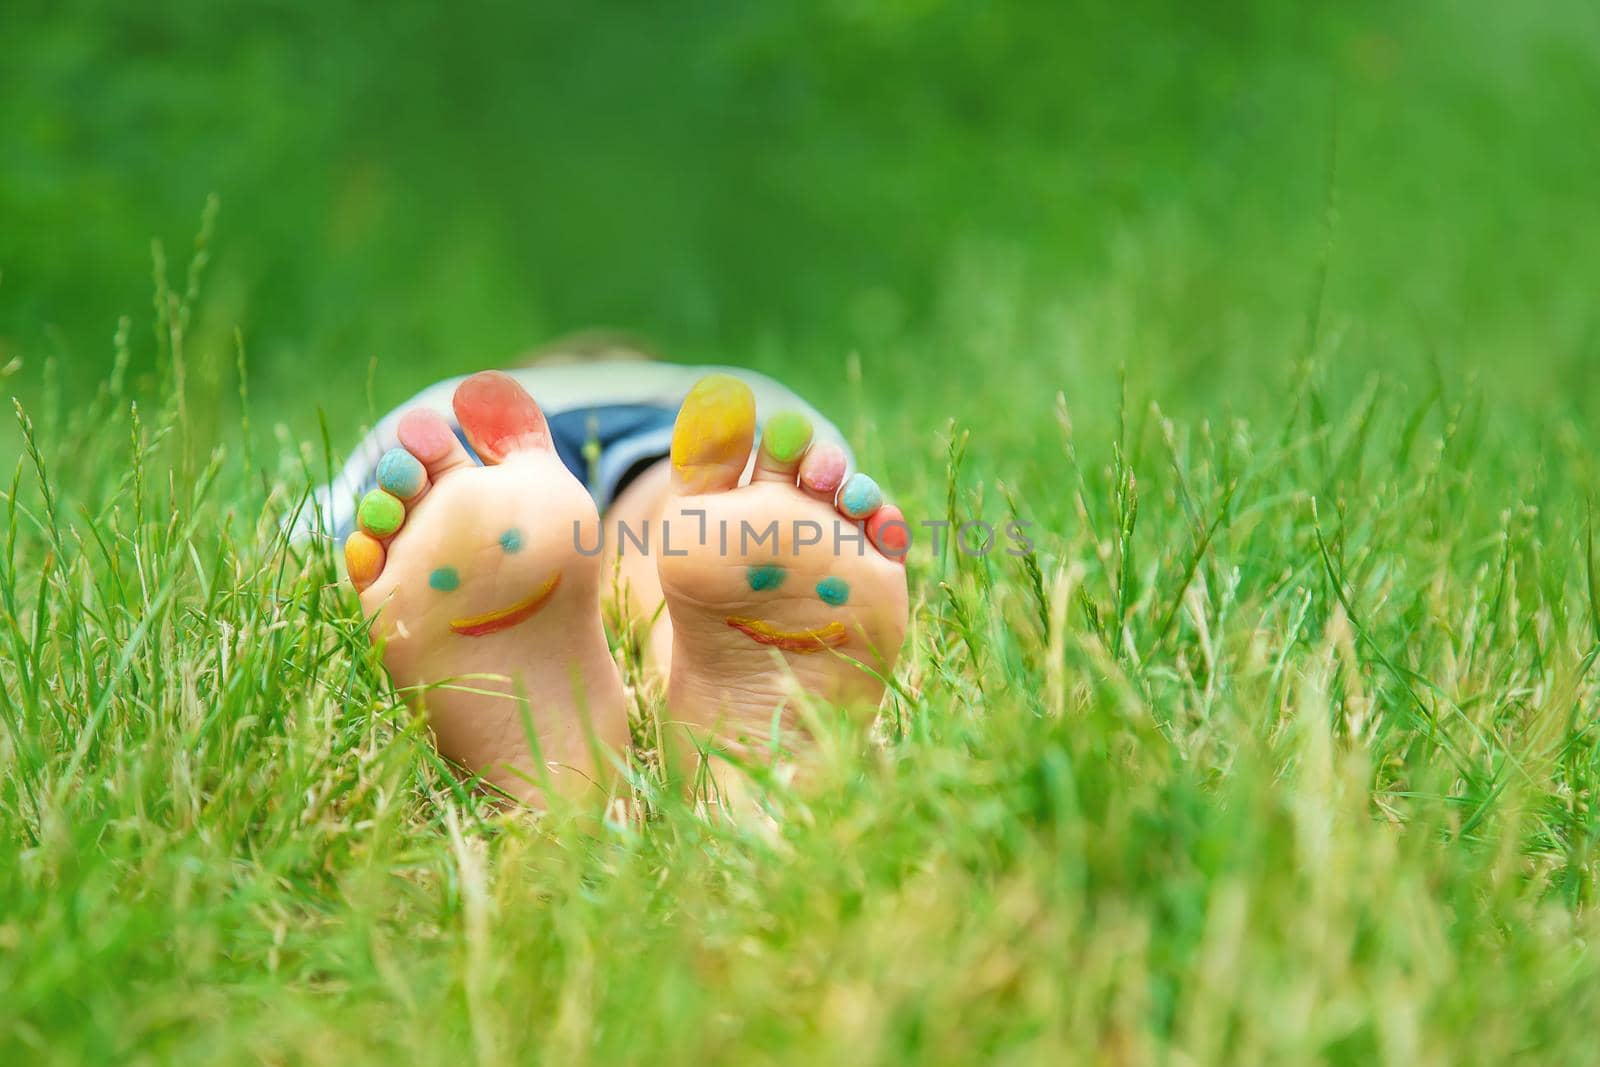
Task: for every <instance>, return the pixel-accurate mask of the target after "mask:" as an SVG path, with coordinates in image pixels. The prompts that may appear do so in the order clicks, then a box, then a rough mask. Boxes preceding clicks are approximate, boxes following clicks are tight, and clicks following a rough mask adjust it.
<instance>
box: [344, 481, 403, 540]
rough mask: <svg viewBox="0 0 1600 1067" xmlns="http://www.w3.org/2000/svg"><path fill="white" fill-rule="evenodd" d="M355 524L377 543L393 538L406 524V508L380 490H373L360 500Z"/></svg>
mask: <svg viewBox="0 0 1600 1067" xmlns="http://www.w3.org/2000/svg"><path fill="white" fill-rule="evenodd" d="M356 522H357V523H359V524H360V526H361V529H362V530H363V531H364V532H365V533H367V534H368V535H369V536H371V537H374V538H376V539H377V540H379V541H383V540H386V539H388V538H390V537H393V536H394V535H395V534H397V533H399V532H400V527H402V526H404V525H405V522H406V506H405V505H404V504H403V503H401V502H400V501H399V500H398V499H397V498H395V497H393V496H391V495H389V494H388V493H387V492H385V491H384V490H382V489H374V490H372V492H370V493H368V494H367V495H366V496H364V497H362V498H361V506H360V507H358V508H357V509H356Z"/></svg>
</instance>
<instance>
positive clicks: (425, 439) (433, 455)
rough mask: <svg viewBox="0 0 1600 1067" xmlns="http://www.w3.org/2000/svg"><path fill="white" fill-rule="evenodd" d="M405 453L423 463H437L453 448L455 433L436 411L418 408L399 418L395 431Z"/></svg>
mask: <svg viewBox="0 0 1600 1067" xmlns="http://www.w3.org/2000/svg"><path fill="white" fill-rule="evenodd" d="M396 433H397V435H398V436H399V438H400V443H401V444H402V445H404V446H405V447H406V451H408V452H410V453H411V454H412V455H413V456H416V457H417V458H418V459H420V460H421V461H422V462H424V463H437V462H439V461H440V460H441V459H443V458H444V457H446V456H448V455H449V454H450V449H452V448H454V447H455V444H456V435H455V431H454V430H452V429H450V424H449V423H448V422H446V421H444V419H443V418H442V417H441V416H440V415H439V413H438V412H436V411H428V410H426V409H424V408H418V409H417V410H415V411H408V412H406V413H405V414H404V415H402V416H400V427H399V429H398V430H397V431H396Z"/></svg>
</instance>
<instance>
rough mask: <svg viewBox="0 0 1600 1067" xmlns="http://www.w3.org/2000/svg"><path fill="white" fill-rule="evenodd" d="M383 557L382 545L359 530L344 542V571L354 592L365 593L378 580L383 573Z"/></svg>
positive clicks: (384, 554)
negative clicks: (348, 576)
mask: <svg viewBox="0 0 1600 1067" xmlns="http://www.w3.org/2000/svg"><path fill="white" fill-rule="evenodd" d="M385 556H386V553H385V552H384V548H383V544H382V543H381V542H380V541H378V539H377V538H375V537H372V536H371V535H369V534H366V533H363V532H362V531H360V530H357V531H356V532H355V533H353V534H351V535H350V536H349V537H348V538H347V539H346V540H345V543H344V569H345V572H346V573H348V574H349V575H350V584H351V585H353V586H355V587H356V592H358V593H364V592H366V590H367V587H368V586H370V585H371V584H372V583H373V582H375V581H377V580H378V575H380V574H382V573H383V562H384V557H385Z"/></svg>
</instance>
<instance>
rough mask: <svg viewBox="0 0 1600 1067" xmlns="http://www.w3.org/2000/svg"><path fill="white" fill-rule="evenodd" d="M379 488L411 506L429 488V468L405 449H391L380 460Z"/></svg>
mask: <svg viewBox="0 0 1600 1067" xmlns="http://www.w3.org/2000/svg"><path fill="white" fill-rule="evenodd" d="M378 488H379V489H382V490H383V491H384V492H386V493H388V494H389V495H390V496H392V497H394V498H395V499H396V500H401V501H404V502H405V503H407V504H410V503H412V502H413V501H415V500H416V499H417V498H418V497H420V496H421V495H422V494H423V491H424V490H426V489H427V488H428V471H427V468H426V467H424V466H423V465H422V461H421V460H420V459H418V458H417V457H416V456H413V455H412V454H411V453H410V452H407V451H406V450H405V449H403V448H391V449H389V451H387V452H385V453H384V454H383V458H382V459H380V460H378Z"/></svg>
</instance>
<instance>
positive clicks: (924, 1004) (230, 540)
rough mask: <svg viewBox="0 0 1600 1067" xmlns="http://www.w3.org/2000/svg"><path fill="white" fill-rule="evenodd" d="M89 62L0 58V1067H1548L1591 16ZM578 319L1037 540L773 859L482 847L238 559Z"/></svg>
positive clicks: (1593, 612)
mask: <svg viewBox="0 0 1600 1067" xmlns="http://www.w3.org/2000/svg"><path fill="white" fill-rule="evenodd" d="M140 10H141V12H142V13H131V12H132V9H127V10H122V9H121V8H120V7H117V6H110V5H108V6H105V7H102V6H100V5H94V4H88V5H82V6H76V7H73V8H71V9H70V10H69V11H68V12H66V13H65V14H63V15H62V16H61V17H60V18H47V17H45V13H44V11H43V9H41V10H40V11H37V12H35V11H31V10H29V9H28V6H27V5H26V4H24V5H23V8H22V9H21V14H20V15H19V17H18V18H17V19H16V20H15V22H14V23H13V24H12V25H8V36H9V37H11V38H12V39H13V41H14V42H15V44H14V46H13V47H12V53H11V54H10V55H8V59H7V62H6V63H5V64H0V90H3V91H0V155H3V157H4V158H6V159H7V160H8V166H7V167H5V168H0V219H5V220H6V223H5V224H3V225H0V373H4V374H5V375H6V378H5V384H6V386H7V387H8V391H14V392H16V393H17V394H18V395H19V397H21V402H20V405H19V409H18V418H17V420H16V424H15V426H14V427H13V428H8V429H7V430H6V431H4V435H0V460H5V461H7V462H5V463H4V465H3V467H0V478H3V484H0V493H3V496H0V519H3V522H4V529H3V531H0V535H3V538H4V542H3V546H0V548H3V551H0V834H3V835H4V840H5V842H6V843H7V845H8V848H7V855H8V859H6V860H5V861H3V862H0V991H3V994H4V995H3V996H0V1058H3V1059H4V1061H5V1062H17V1063H63V1064H66V1063H82V1062H110V1063H119V1064H121V1063H142V1062H170V1061H184V1062H201V1063H208V1064H212V1063H215V1064H224V1063H234V1062H239V1063H245V1062H268V1063H328V1064H336V1065H339V1067H344V1065H348V1064H352V1063H365V1062H373V1063H380V1062H382V1063H395V1062H398V1063H417V1064H430V1063H441V1064H450V1065H452V1067H454V1065H458V1064H461V1063H467V1062H470V1063H482V1064H498V1063H510V1062H530V1061H538V1062H548V1063H560V1064H564V1063H580V1062H594V1063H615V1062H627V1061H645V1062H731V1063H750V1062H757V1063H780V1062H781V1063H796V1064H812V1063H817V1062H824V1063H826V1062H837V1063H857V1062H884V1063H913V1062H915V1063H973V1062H1003V1063H1035V1062H1037V1063H1048V1064H1058V1063H1078V1062H1084V1063H1094V1062H1103V1063H1144V1062H1170V1063H1230V1064H1233V1063H1252V1062H1275V1063H1304V1062H1317V1061H1323V1062H1332V1063H1350V1064H1366V1063H1373V1062H1388V1063H1405V1064H1411V1063H1479V1062H1481V1063H1500V1062H1505V1061H1506V1060H1508V1059H1511V1058H1513V1057H1516V1058H1521V1059H1525V1060H1529V1061H1534V1062H1540V1063H1562V1062H1572V1063H1579V1062H1592V1060H1593V1059H1594V1056H1595V1054H1594V1051H1593V1049H1594V1038H1593V1023H1592V1020H1593V1019H1594V1018H1595V1017H1596V1013H1597V1011H1600V957H1597V956H1596V954H1595V953H1594V951H1593V949H1592V945H1593V944H1594V943H1595V942H1596V939H1597V937H1600V925H1597V918H1596V913H1595V893H1596V888H1597V886H1596V878H1597V876H1600V856H1597V855H1596V850H1595V842H1596V834H1597V831H1600V825H1597V814H1596V811H1595V804H1596V789H1597V786H1600V751H1597V739H1596V733H1595V729H1596V720H1597V715H1596V705H1597V701H1600V688H1597V684H1596V681H1595V676H1594V675H1595V664H1594V660H1595V658H1596V656H1597V654H1600V576H1597V575H1596V572H1595V563H1596V546H1595V544H1594V534H1593V519H1592V516H1591V504H1590V497H1591V493H1592V487H1593V486H1594V484H1595V479H1596V475H1597V473H1600V472H1597V467H1596V463H1595V461H1594V458H1593V457H1594V456H1595V455H1596V454H1597V448H1596V444H1597V441H1596V436H1597V435H1596V432H1595V430H1594V424H1595V418H1596V417H1597V416H1600V404H1597V402H1596V396H1597V394H1596V391H1595V389H1594V384H1595V382H1594V374H1595V370H1594V368H1595V367H1596V366H1600V364H1597V363H1596V361H1595V344H1596V338H1600V318H1597V312H1596V309H1595V305H1594V302H1593V293H1594V292H1595V289H1596V285H1597V283H1600V260H1597V259H1596V249H1597V247H1600V246H1597V245H1596V244H1595V243H1594V242H1593V241H1592V240H1589V239H1588V237H1587V236H1585V235H1592V233H1593V232H1595V227H1596V225H1597V224H1600V219H1597V217H1596V206H1595V202H1594V198H1593V197H1592V195H1591V189H1592V176H1593V174H1595V173H1600V145H1597V143H1596V142H1595V141H1594V140H1593V139H1592V138H1586V137H1583V136H1582V135H1581V134H1582V131H1583V129H1584V128H1585V127H1584V126H1583V122H1584V120H1585V116H1586V115H1588V114H1590V113H1592V105H1593V101H1594V100H1595V99H1597V95H1596V94H1597V93H1600V60H1597V58H1596V57H1597V55H1600V25H1597V24H1596V21H1595V18H1594V13H1593V11H1592V10H1589V9H1587V8H1584V7H1582V6H1580V5H1576V4H1573V5H1569V6H1568V9H1567V10H1565V11H1563V12H1561V15H1562V18H1560V19H1559V20H1558V19H1555V18H1553V17H1551V16H1549V15H1548V14H1547V13H1542V14H1538V15H1536V14H1535V13H1534V12H1532V11H1529V12H1526V13H1522V12H1519V11H1518V10H1514V9H1511V8H1507V7H1505V6H1503V5H1500V6H1490V5H1478V4H1468V5H1443V4H1429V3H1423V4H1418V5H1411V6H1408V7H1406V8H1404V9H1396V10H1389V9H1388V8H1384V7H1379V6H1376V5H1361V4H1357V5H1350V6H1348V7H1346V8H1342V9H1341V10H1340V11H1338V12H1326V13H1321V14H1317V15H1315V16H1313V15H1309V14H1300V13H1296V12H1295V10H1294V9H1292V8H1290V7H1283V8H1281V9H1280V8H1279V7H1278V6H1276V5H1271V4H1266V3H1257V4H1244V5H1239V6H1237V7H1230V8H1229V9H1227V10H1226V11H1222V10H1219V11H1215V12H1209V13H1208V14H1207V16H1205V17H1201V16H1200V15H1196V14H1194V13H1193V12H1190V11H1188V10H1187V8H1186V7H1185V8H1183V9H1180V8H1178V7H1177V6H1175V5H1174V6H1169V5H1166V4H1163V3H1156V2H1147V3H1137V4H1133V5H1117V6H1115V7H1112V6H1109V5H1107V6H1101V5H1093V4H1092V5H1088V6H1086V7H1084V8H1081V9H1076V10H1075V11H1074V12H1073V14H1072V16H1071V17H1070V18H1069V19H1065V28H1063V19H1064V17H1063V16H1062V15H1061V13H1060V11H1059V10H1058V9H1056V8H1054V7H1053V6H1040V7H1038V8H1035V7H1034V6H1033V5H1027V4H1016V5H1000V6H995V7H993V8H985V9H982V10H979V9H973V8H968V7H967V6H965V5H961V4H941V3H928V4H905V5H885V6H881V7H879V6H868V5H849V4H829V5H820V6H815V7H812V6H808V7H805V8H803V9H801V8H787V7H783V6H773V7H763V8H761V9H760V10H757V9H755V8H753V7H746V6H743V5H739V6H737V7H732V6H722V5H716V4H710V5H705V6H696V7H695V8H693V9H692V10H690V11H687V12H685V13H684V14H683V15H682V16H681V19H679V18H673V19H669V18H668V17H667V16H665V15H657V14H653V13H651V12H649V11H647V10H643V9H640V10H634V9H632V8H625V7H618V8H616V9H614V10H612V11H610V12H609V14H608V16H607V17H605V18H592V19H578V18H576V17H566V16H561V15H558V14H556V13H553V12H551V11H546V10H543V9H531V10H529V11H526V12H522V13H511V12H493V13H489V12H485V13H483V14H482V15H481V16H480V17H476V18H454V19H450V20H446V19H445V18H444V16H442V15H437V14H434V13H433V12H432V11H431V10H430V9H427V8H422V7H418V8H412V7H410V6H407V5H395V8H394V11H393V12H392V17H391V18H389V19H387V20H386V21H384V22H383V23H382V24H381V25H380V24H377V23H375V22H372V21H369V17H363V16H361V14H360V13H359V12H354V11H347V10H344V9H342V8H340V7H339V6H338V5H327V6H319V7H318V8H316V9H306V10H301V9H298V8H293V7H281V8H280V7H276V6H272V7H262V8H260V9H259V10H256V9H251V11H250V13H251V15H252V21H251V23H250V24H249V25H248V26H247V27H245V26H242V25H241V26H228V27H221V26H217V27H213V26H212V25H211V23H210V22H208V21H207V20H206V19H205V18H202V17H200V16H201V14H202V12H201V9H199V8H196V9H194V10H188V9H187V8H185V7H184V6H183V5H176V6H173V7H171V8H164V9H161V10H159V11H157V10H154V9H152V10H151V11H145V10H144V9H140ZM447 29H449V30H452V31H453V32H454V33H455V34H456V36H451V35H450V34H447V33H446V32H445V31H446V30H447ZM369 52H371V53H373V54H369ZM380 54H381V59H380V58H375V56H377V55H380ZM530 70H533V71H537V72H538V76H537V77H532V76H530V75H529V74H528V71H530ZM663 85H670V86H671V87H673V88H675V89H676V90H678V91H676V92H666V91H660V87H661V86H663ZM1586 109H1587V110H1586ZM380 119H383V120H386V121H379V120H380ZM641 173H643V174H648V175H650V176H651V179H650V180H649V181H646V182H640V181H638V180H637V175H639V174H641ZM630 176H631V177H630ZM213 191H216V192H218V194H219V197H220V203H221V208H220V211H217V212H216V213H215V215H214V217H213V216H211V215H208V218H210V219H211V221H210V222H208V223H207V224H206V230H205V232H206V234H207V236H206V237H205V238H204V239H203V240H202V241H201V242H200V243H199V245H198V251H199V254H198V255H193V254H192V253H191V246H190V242H189V240H188V238H187V237H185V236H183V235H184V234H185V233H186V232H188V231H192V230H193V229H194V223H193V219H194V216H195V214H196V209H197V208H198V206H199V205H200V204H201V203H203V202H204V201H205V197H206V194H208V193H210V192H213ZM14 220H20V221H14ZM152 234H159V235H163V237H164V241H163V247H164V248H165V249H166V251H160V250H159V249H158V257H157V263H158V268H157V275H158V283H157V291H156V301H155V309H156V310H155V312H154V314H153V315H152V314H151V313H150V312H149V311H142V310H141V309H148V308H150V307H151V304H150V296H149V292H148V289H149V282H148V279H149V277H150V271H149V267H148V259H147V256H148V251H149V244H148V239H149V237H150V236H151V235H152ZM635 253H636V254H635ZM191 259H193V265H192V266H191V265H190V263H191ZM122 315H125V316H127V317H126V318H122V319H121V320H120V322H121V325H120V326H119V325H118V322H119V318H118V316H122ZM593 323H601V324H608V325H620V326H624V327H631V328H636V329H641V330H643V331H646V332H647V333H649V334H651V335H652V336H654V337H656V338H659V339H660V340H662V342H663V343H664V344H665V346H666V347H667V348H668V350H669V352H670V353H671V354H672V355H674V356H675V357H677V358H680V359H685V360H691V361H699V360H724V361H729V362H738V363H744V364H748V365H752V366H755V367H758V368H760V369H763V370H766V371H769V372H772V373H776V374H779V375H780V376H782V377H784V378H786V379H787V380H789V381H791V382H792V383H793V384H795V385H796V386H797V387H798V388H799V389H801V390H802V391H803V392H805V393H807V395H810V396H814V397H815V398H816V399H817V401H818V403H819V404H820V406H821V407H822V408H823V410H824V411H825V412H826V413H827V414H829V415H830V416H831V417H833V418H834V419H835V420H836V421H837V422H839V423H840V425H841V426H842V427H844V428H845V429H846V431H847V432H848V433H849V434H850V435H851V436H852V438H853V439H854V440H855V442H856V444H857V446H858V450H859V451H860V453H861V454H862V457H863V460H864V461H865V463H866V464H867V465H869V466H870V468H871V469H872V470H874V471H875V472H882V474H883V477H882V478H881V479H880V481H882V482H883V483H884V484H885V485H887V486H891V487H892V488H893V491H894V495H895V496H896V498H897V499H898V500H899V501H900V502H901V503H902V504H903V506H904V507H905V508H906V510H907V512H908V514H910V515H912V517H913V518H916V519H921V518H930V519H931V518H943V517H952V516H953V517H956V518H958V519H959V518H966V517H972V516H981V517H984V518H986V519H987V520H988V521H991V522H993V523H996V524H1001V523H1004V522H1006V521H1008V520H1010V519H1011V518H1012V517H1013V515H1014V516H1016V517H1018V518H1021V519H1024V520H1027V521H1029V522H1031V523H1032V524H1033V525H1032V527H1031V531H1032V534H1033V536H1034V539H1035V541H1036V544H1037V551H1036V553H1034V554H1033V555H1030V556H1028V557H1026V558H1015V557H1011V556H1007V555H1004V554H1000V553H997V554H994V555H991V556H989V557H987V558H985V559H974V558H970V557H963V556H961V555H959V554H955V553H951V552H948V551H946V552H943V553H939V554H933V553H931V552H929V551H927V550H926V549H925V548H924V549H923V550H921V551H919V552H918V553H917V554H916V555H915V556H914V557H913V560H912V563H911V568H910V577H911V582H912V590H913V601H914V616H913V625H912V632H911V635H910V638H909V640H908V643H907V646H906V649H905V653H904V656H903V659H902V664H901V667H900V669H899V671H898V673H897V678H896V686H895V693H894V695H893V696H892V697H891V698H890V699H889V700H888V701H887V702H886V705H885V709H884V715H883V720H882V723H881V724H880V725H881V729H880V730H879V731H878V732H877V735H876V739H875V740H874V742H873V743H871V744H869V745H858V744H854V743H851V742H849V741H848V740H846V739H839V740H838V741H837V742H836V743H832V744H830V745H829V747H828V748H827V749H826V751H825V754H824V756H825V758H824V766H823V769H822V771H821V778H822V782H821V783H820V785H819V787H817V788H816V789H815V790H814V791H811V792H808V793H807V794H804V795H795V794H790V793H788V792H785V791H783V790H781V789H776V788H775V789H774V790H773V792H772V793H771V796H770V798H769V799H770V803H771V805H772V807H773V809H774V811H775V813H776V815H777V819H776V825H777V828H778V829H777V830H776V832H771V833H769V832H765V831H760V830H756V829H738V828H733V827H729V826H726V825H721V824H716V823H711V822H708V821H706V820H705V819H703V818H701V817H700V816H699V815H698V814H697V813H696V812H695V811H694V810H693V809H692V807H690V806H689V805H687V804H686V803H684V802H683V801H682V800H680V799H678V798H677V797H676V796H675V795H674V794H673V793H671V792H670V791H664V790H661V789H660V788H658V786H657V783H656V781H655V778H654V775H653V773H652V771H651V770H650V768H649V766H648V765H646V766H644V767H642V768H641V769H640V770H639V771H638V773H637V775H636V778H635V788H636V790H637V791H638V793H639V794H640V797H641V799H642V800H644V801H646V802H648V805H649V806H650V808H651V810H652V812H653V817H652V818H651V819H650V820H649V821H647V822H643V823H635V822H628V821H618V820H610V821H608V820H606V819H603V818H601V817H599V816H598V814H596V813H585V812H582V811H565V812H559V813H556V814H554V815H552V816H550V817H546V818H543V819H531V818H528V817H525V816H507V815H504V814H501V813H497V812H496V811H495V810H493V809H492V807H491V806H489V805H488V804H486V803H485V802H484V801H483V800H482V799H481V798H478V797H476V796H474V795H472V794H469V793H466V792H463V791H462V790H461V789H460V788H459V786H458V785H457V784H456V783H455V782H454V779H453V778H452V777H451V776H450V775H449V774H448V773H446V772H445V769H444V768H442V767H441V766H440V765H439V763H438V761H437V759H436V758H435V757H433V755H432V754H431V750H430V748H429V746H428V744H427V742H426V737H425V733H424V732H423V730H422V729H421V728H420V727H419V726H418V725H417V724H415V723H413V722H412V721H411V720H410V718H409V716H408V715H407V713H406V712H405V711H404V710H403V708H402V707H401V706H400V705H399V703H398V701H397V699H396V697H395V695H394V694H393V692H392V691H391V690H390V689H389V687H388V685H387V682H386V680H385V678H384V676H383V674H382V672H381V669H380V668H379V667H378V665H377V664H376V663H375V662H374V661H373V659H372V656H371V653H370V651H369V650H368V648H367V645H366V641H365V637H364V634H363V631H362V627H361V621H360V618H359V615H358V613H357V608H356V605H355V603H354V598H353V597H351V596H350V595H348V593H347V592H346V591H345V590H344V589H342V588H341V587H340V585H339V583H338V581H337V572H336V568H335V564H334V557H333V546H330V545H322V544H319V545H315V546H312V547H311V548H309V549H307V550H304V551H301V550H291V549H289V548H287V547H286V546H285V545H284V544H283V542H282V540H281V538H280V536H279V534H278V530H279V528H280V526H279V524H280V521H281V519H282V518H283V517H284V516H285V515H286V514H288V513H290V512H292V511H293V509H294V508H295V507H296V506H297V505H298V503H299V502H300V500H301V498H302V496H303V494H304V492H305V491H306V490H307V488H308V487H309V486H311V485H312V484H314V483H315V482H317V481H319V480H321V478H322V477H323V476H324V474H325V472H326V470H327V469H328V466H329V464H330V463H332V462H334V461H335V460H336V459H337V458H338V455H339V454H340V452H341V451H342V450H344V449H346V448H348V446H349V445H350V444H351V443H352V442H353V441H354V440H355V439H356V435H357V434H358V433H359V431H360V429H361V427H362V426H363V425H364V424H367V423H369V422H370V421H371V420H372V419H373V417H374V416H375V415H376V414H378V413H381V412H382V411H383V410H385V409H386V408H387V407H388V406H389V405H390V404H392V403H396V402H398V401H400V400H401V399H403V398H404V396H405V395H407V394H408V393H409V392H411V391H412V390H414V389H416V388H418V387H420V386H422V385H424V384H427V383H428V382H429V381H431V380H432V379H433V378H435V377H437V376H440V375H443V374H446V373H452V372H457V371H461V370H465V369H470V368H473V367H478V366H483V365H488V364H494V363H498V362H502V361H505V360H508V359H509V358H511V354H512V353H513V352H515V351H516V350H517V349H518V348H520V347H522V346H524V345H527V344H531V343H534V342H537V341H540V340H542V339H544V338H545V337H547V336H549V335H550V334H551V333H553V332H556V331H559V330H563V329H567V328H570V327H575V326H579V325H588V324H593ZM113 336H114V337H115V340H114V341H113V342H112V343H110V344H107V338H110V337H113ZM13 360H15V361H16V362H15V363H13ZM645 707H646V710H647V711H648V710H650V708H651V707H653V705H651V704H650V703H649V700H648V694H647V696H646V700H645Z"/></svg>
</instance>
